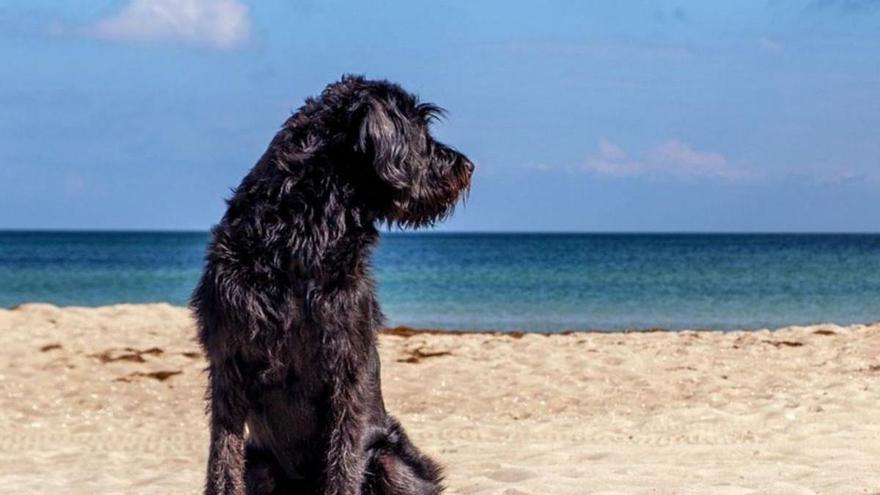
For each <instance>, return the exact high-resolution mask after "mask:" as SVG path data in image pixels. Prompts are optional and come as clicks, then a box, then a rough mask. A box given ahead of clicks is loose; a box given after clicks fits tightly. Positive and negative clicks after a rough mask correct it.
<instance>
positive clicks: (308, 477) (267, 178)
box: [192, 76, 473, 495]
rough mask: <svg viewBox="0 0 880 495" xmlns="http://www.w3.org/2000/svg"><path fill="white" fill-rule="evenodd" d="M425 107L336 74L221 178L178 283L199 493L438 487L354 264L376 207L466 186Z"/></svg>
mask: <svg viewBox="0 0 880 495" xmlns="http://www.w3.org/2000/svg"><path fill="white" fill-rule="evenodd" d="M440 113H441V110H440V109H439V108H438V107H436V106H433V105H431V104H427V103H418V101H417V99H416V98H415V97H414V96H412V95H410V94H408V93H406V92H405V91H404V90H403V89H401V88H400V87H399V86H397V85H395V84H392V83H389V82H387V81H369V80H366V79H364V78H362V77H354V76H347V77H344V78H343V79H342V80H341V81H340V82H338V83H334V84H331V85H330V86H328V87H327V88H326V89H325V90H324V92H323V93H322V94H321V96H320V97H319V98H317V99H311V98H310V99H308V100H306V103H305V105H304V106H303V107H302V108H301V109H300V110H299V111H298V112H297V113H296V114H294V115H293V116H292V117H290V119H288V120H287V122H286V123H285V124H284V126H283V127H282V129H281V130H280V132H278V134H277V135H276V136H275V138H274V139H273V140H272V143H271V144H270V145H269V148H268V150H267V151H266V153H265V154H264V155H263V157H262V158H261V159H260V160H259V162H257V164H256V165H255V166H254V168H253V169H252V170H251V171H250V173H249V174H248V175H247V177H245V178H244V180H243V181H242V183H241V185H240V186H239V187H238V188H237V189H236V190H235V193H234V195H233V197H232V199H231V200H229V202H228V203H229V206H228V209H227V211H226V214H225V216H224V217H223V219H222V220H221V222H220V224H219V225H217V226H216V227H215V228H214V230H213V239H212V240H211V242H210V244H209V246H208V254H207V263H206V267H205V272H204V274H203V276H202V279H201V281H200V282H199V285H198V287H197V288H196V290H195V293H194V295H193V299H192V306H193V308H194V309H195V312H196V315H197V317H198V324H199V327H200V329H199V338H200V341H201V344H202V347H203V348H204V350H205V352H206V354H207V356H208V360H209V362H210V367H209V373H210V385H209V391H208V395H209V401H210V413H211V447H210V455H209V460H208V473H207V487H206V493H209V494H221V493H222V494H244V493H261V494H269V493H296V494H313V493H314V494H318V493H320V494H327V495H358V494H426V495H427V494H436V493H440V491H441V490H442V488H441V486H440V479H441V476H440V468H439V466H438V465H437V464H435V463H434V462H433V461H432V460H430V459H429V458H427V457H426V456H424V455H423V454H422V453H421V452H419V451H418V450H417V449H416V447H415V446H413V445H412V443H411V442H410V441H409V440H408V439H407V436H406V434H405V433H404V431H403V429H402V428H401V427H400V425H399V424H398V423H397V422H396V421H395V420H394V419H393V418H392V417H391V416H389V415H388V413H387V412H386V411H385V406H384V403H383V400H382V392H381V387H380V383H379V357H378V354H377V351H376V332H377V329H378V328H379V327H380V326H381V325H382V320H383V317H382V314H381V312H380V310H379V306H378V303H377V302H376V291H375V284H374V282H373V277H372V276H371V274H370V266H369V256H370V251H371V249H372V247H373V245H374V244H375V243H376V241H377V239H378V232H377V228H376V225H377V223H378V224H382V223H386V224H391V225H399V226H402V227H420V226H426V225H431V224H432V223H433V222H435V221H437V220H438V219H441V218H443V217H444V216H446V215H448V214H449V213H450V212H451V210H452V208H453V206H454V204H455V203H456V201H457V200H458V198H459V196H460V195H461V194H462V192H463V191H466V190H467V189H468V188H469V186H470V178H471V173H472V172H473V165H472V164H471V162H470V161H469V160H468V159H467V158H466V157H465V156H464V155H462V154H460V153H458V152H456V151H454V150H452V149H451V148H449V147H447V146H445V145H443V144H441V143H439V142H437V141H435V140H434V139H433V138H432V137H431V134H430V132H429V125H430V122H431V121H432V120H433V119H434V118H436V117H437V116H438V115H440ZM245 425H247V428H246V427H245Z"/></svg>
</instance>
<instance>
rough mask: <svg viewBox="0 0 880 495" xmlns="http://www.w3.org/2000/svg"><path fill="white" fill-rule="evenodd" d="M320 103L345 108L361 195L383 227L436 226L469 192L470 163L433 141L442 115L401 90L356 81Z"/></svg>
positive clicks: (333, 88)
mask: <svg viewBox="0 0 880 495" xmlns="http://www.w3.org/2000/svg"><path fill="white" fill-rule="evenodd" d="M322 99H323V100H328V99H329V100H332V101H334V102H337V103H342V106H343V109H342V111H341V113H342V119H343V120H344V121H345V127H346V128H347V132H345V136H344V137H343V138H342V139H343V140H344V141H346V143H345V146H346V147H349V149H351V150H352V151H353V156H354V162H355V163H352V164H351V165H352V168H353V169H354V170H353V175H352V177H355V184H354V187H355V189H356V191H355V192H356V194H357V195H358V196H359V197H361V198H363V200H364V203H365V204H367V205H369V207H370V208H371V209H373V212H374V214H375V215H376V216H377V217H378V218H379V219H381V220H384V221H387V222H389V223H394V224H397V225H400V226H403V227H419V226H424V225H430V224H432V223H433V222H435V221H437V220H438V219H441V218H443V217H445V216H446V215H448V214H449V213H450V212H451V211H452V209H453V206H454V205H455V203H456V202H457V200H458V199H459V197H460V196H461V195H462V194H463V193H465V192H466V191H467V190H468V189H469V187H470V181H471V174H472V173H473V170H474V166H473V164H472V163H471V161H470V160H468V158H467V157H466V156H464V155H463V154H461V153H459V152H458V151H456V150H454V149H452V148H450V147H449V146H446V145H445V144H443V143H441V142H439V141H437V140H436V139H434V137H433V136H432V135H431V123H432V122H433V121H434V120H436V119H437V118H439V117H440V116H442V115H443V110H442V109H440V108H439V107H437V106H435V105H432V104H430V103H420V102H419V101H418V99H417V98H416V97H415V96H413V95H411V94H409V93H407V92H406V91H404V90H403V89H402V88H401V87H400V86H398V85H396V84H392V83H389V82H387V81H371V80H366V79H364V78H362V77H353V76H348V77H346V78H343V79H342V81H340V82H338V83H335V84H331V85H330V86H328V87H327V89H326V90H325V91H324V93H323V94H322Z"/></svg>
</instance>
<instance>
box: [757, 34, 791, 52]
mask: <svg viewBox="0 0 880 495" xmlns="http://www.w3.org/2000/svg"><path fill="white" fill-rule="evenodd" d="M758 48H760V49H761V50H763V51H765V52H770V53H779V52H781V51H782V50H784V49H785V45H783V44H782V43H781V42H779V41H776V40H774V39H772V38H768V37H766V36H764V37H761V38H758Z"/></svg>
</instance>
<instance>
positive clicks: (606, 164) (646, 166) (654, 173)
mask: <svg viewBox="0 0 880 495" xmlns="http://www.w3.org/2000/svg"><path fill="white" fill-rule="evenodd" d="M580 169H581V170H582V171H585V172H588V173H592V174H596V175H604V176H609V177H644V176H648V177H675V178H688V177H691V178H693V177H696V178H711V179H723V180H739V179H747V178H750V177H751V176H752V174H751V173H750V172H748V171H746V170H741V169H737V168H735V167H733V166H731V165H730V164H729V163H728V162H727V159H726V158H724V156H722V155H721V154H719V153H713V152H706V151H699V150H696V149H694V148H693V147H692V146H691V145H689V144H687V143H684V142H681V141H677V140H674V139H672V140H668V141H663V142H661V143H658V144H657V145H655V146H653V147H652V148H651V149H649V150H648V151H647V152H646V153H643V154H641V155H640V157H638V158H632V157H630V156H629V154H628V153H627V152H626V151H625V150H624V149H623V148H621V147H620V146H617V145H615V144H613V143H610V142H608V141H607V140H604V139H602V140H600V141H599V149H598V152H597V153H596V154H594V155H593V156H591V157H589V158H588V159H587V161H586V163H585V164H584V165H583V166H582V167H580Z"/></svg>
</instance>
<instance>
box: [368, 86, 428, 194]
mask: <svg viewBox="0 0 880 495" xmlns="http://www.w3.org/2000/svg"><path fill="white" fill-rule="evenodd" d="M419 135H420V134H419V130H418V129H417V128H416V127H415V126H414V124H413V123H412V121H411V120H410V119H409V118H407V117H406V116H405V115H403V113H402V112H401V109H400V108H399V106H398V104H397V102H396V101H395V100H393V99H386V98H378V97H373V96H370V97H368V98H366V100H365V101H364V102H363V105H362V108H361V112H360V128H359V130H358V139H357V143H356V148H357V150H358V151H360V152H362V153H364V154H365V155H366V156H367V157H368V158H369V159H371V160H372V162H373V166H374V167H375V170H376V174H377V175H378V176H379V178H380V179H382V181H383V182H385V183H386V184H388V185H389V186H391V187H393V188H395V189H398V190H407V189H409V188H411V187H412V185H413V183H414V181H415V180H417V177H415V175H417V174H418V168H417V167H415V166H414V164H413V163H412V161H413V160H415V159H417V157H418V153H417V152H416V150H413V149H412V148H413V146H414V145H415V144H417V143H418V142H419Z"/></svg>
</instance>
